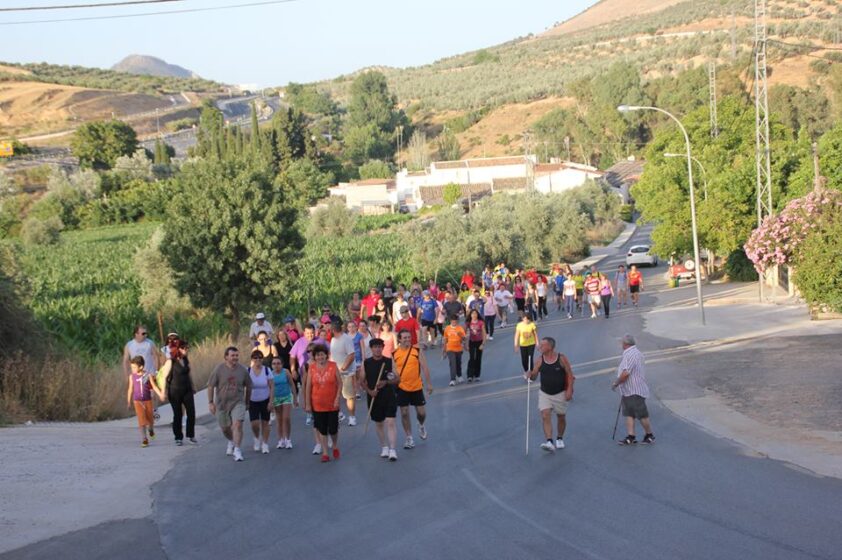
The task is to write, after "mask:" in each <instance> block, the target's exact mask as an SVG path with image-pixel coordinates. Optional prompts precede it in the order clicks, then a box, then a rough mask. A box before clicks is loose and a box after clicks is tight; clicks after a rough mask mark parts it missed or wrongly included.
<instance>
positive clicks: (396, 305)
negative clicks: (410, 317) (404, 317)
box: [392, 300, 409, 321]
mask: <svg viewBox="0 0 842 560" xmlns="http://www.w3.org/2000/svg"><path fill="white" fill-rule="evenodd" d="M401 307H409V302H407V301H406V300H403V301H398V300H395V301H394V302H393V303H392V319H393V320H394V321H398V320H399V319H400V318H401Z"/></svg>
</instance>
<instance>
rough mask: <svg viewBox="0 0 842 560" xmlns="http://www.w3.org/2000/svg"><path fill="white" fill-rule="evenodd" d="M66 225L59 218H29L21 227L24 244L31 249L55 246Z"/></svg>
mask: <svg viewBox="0 0 842 560" xmlns="http://www.w3.org/2000/svg"><path fill="white" fill-rule="evenodd" d="M63 229H64V224H63V223H61V219H60V218H59V217H58V216H51V217H49V218H46V219H43V220H39V219H38V218H27V219H26V220H24V222H23V225H22V226H21V230H20V236H21V239H22V240H23V242H24V244H25V245H27V246H30V247H35V246H39V245H54V244H56V243H58V241H59V234H60V233H61V230H63Z"/></svg>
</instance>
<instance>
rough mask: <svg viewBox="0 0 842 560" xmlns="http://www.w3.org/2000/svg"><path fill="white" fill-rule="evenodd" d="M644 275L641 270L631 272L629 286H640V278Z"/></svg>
mask: <svg viewBox="0 0 842 560" xmlns="http://www.w3.org/2000/svg"><path fill="white" fill-rule="evenodd" d="M642 277H643V275H642V274H641V273H640V271H639V270H638V271H635V272H629V286H640V280H641V279H642Z"/></svg>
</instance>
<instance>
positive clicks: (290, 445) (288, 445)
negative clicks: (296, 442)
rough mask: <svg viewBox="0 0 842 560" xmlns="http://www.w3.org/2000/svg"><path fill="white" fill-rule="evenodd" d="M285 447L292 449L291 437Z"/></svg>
mask: <svg viewBox="0 0 842 560" xmlns="http://www.w3.org/2000/svg"><path fill="white" fill-rule="evenodd" d="M284 449H292V440H291V439H288V440H287V444H286V447H284Z"/></svg>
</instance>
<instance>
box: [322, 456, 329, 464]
mask: <svg viewBox="0 0 842 560" xmlns="http://www.w3.org/2000/svg"><path fill="white" fill-rule="evenodd" d="M329 461H330V457H328V456H327V455H322V463H327V462H329Z"/></svg>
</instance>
